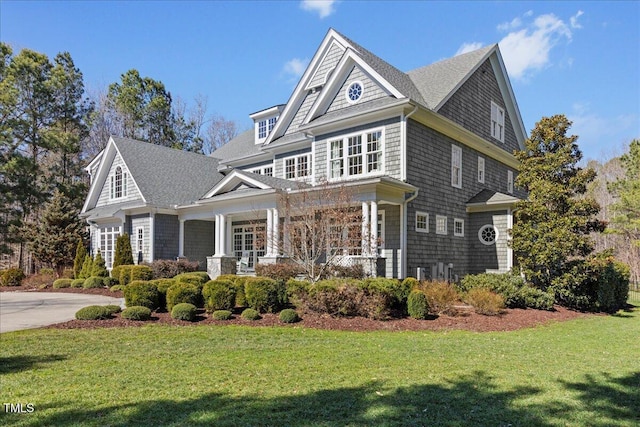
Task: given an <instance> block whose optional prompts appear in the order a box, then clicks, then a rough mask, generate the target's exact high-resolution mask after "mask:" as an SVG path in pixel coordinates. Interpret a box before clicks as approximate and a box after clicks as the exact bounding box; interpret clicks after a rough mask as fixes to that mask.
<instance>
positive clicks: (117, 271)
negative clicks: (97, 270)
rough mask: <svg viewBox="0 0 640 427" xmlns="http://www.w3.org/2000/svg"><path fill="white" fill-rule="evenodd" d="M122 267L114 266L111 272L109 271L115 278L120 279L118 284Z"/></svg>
mask: <svg viewBox="0 0 640 427" xmlns="http://www.w3.org/2000/svg"><path fill="white" fill-rule="evenodd" d="M121 268H122V266H120V265H119V266H117V267H113V268H112V269H111V273H109V274H110V275H111V277H113V278H114V279H116V280H117V281H118V284H120V269H121Z"/></svg>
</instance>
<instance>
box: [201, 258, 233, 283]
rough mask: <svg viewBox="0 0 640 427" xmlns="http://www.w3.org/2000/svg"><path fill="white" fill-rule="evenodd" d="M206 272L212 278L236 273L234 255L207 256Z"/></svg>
mask: <svg viewBox="0 0 640 427" xmlns="http://www.w3.org/2000/svg"><path fill="white" fill-rule="evenodd" d="M207 274H208V275H209V277H211V278H212V279H215V278H217V277H218V276H222V275H223V274H236V257H233V256H208V257H207Z"/></svg>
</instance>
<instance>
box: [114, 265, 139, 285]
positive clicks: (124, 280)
mask: <svg viewBox="0 0 640 427" xmlns="http://www.w3.org/2000/svg"><path fill="white" fill-rule="evenodd" d="M133 267H135V265H130V264H125V265H120V266H118V269H117V272H118V280H119V281H120V284H121V285H122V286H126V285H128V284H129V282H131V281H132V280H131V269H132V268H133ZM114 277H115V276H114Z"/></svg>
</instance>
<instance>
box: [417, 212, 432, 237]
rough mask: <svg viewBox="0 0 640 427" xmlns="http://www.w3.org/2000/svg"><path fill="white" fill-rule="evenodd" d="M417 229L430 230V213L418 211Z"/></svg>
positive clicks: (426, 231) (424, 231)
mask: <svg viewBox="0 0 640 427" xmlns="http://www.w3.org/2000/svg"><path fill="white" fill-rule="evenodd" d="M416 231H418V232H420V233H428V232H429V214H428V213H425V212H416Z"/></svg>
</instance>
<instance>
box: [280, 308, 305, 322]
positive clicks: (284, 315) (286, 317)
mask: <svg viewBox="0 0 640 427" xmlns="http://www.w3.org/2000/svg"><path fill="white" fill-rule="evenodd" d="M278 317H279V319H280V321H281V322H282V323H296V322H299V321H300V316H298V313H296V311H295V310H293V309H291V308H285V309H284V310H282V311H281V312H280V315H279V316H278Z"/></svg>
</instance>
